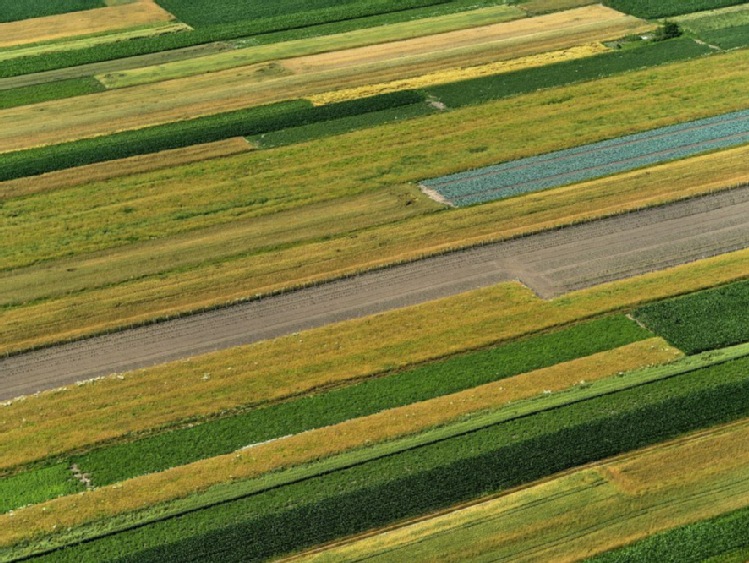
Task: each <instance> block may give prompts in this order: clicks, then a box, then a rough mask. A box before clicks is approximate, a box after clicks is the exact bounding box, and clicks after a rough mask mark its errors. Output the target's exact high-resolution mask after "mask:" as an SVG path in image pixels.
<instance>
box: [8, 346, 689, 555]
mask: <svg viewBox="0 0 749 563" xmlns="http://www.w3.org/2000/svg"><path fill="white" fill-rule="evenodd" d="M638 356H639V357H638ZM676 356H678V352H676V351H675V350H674V349H673V348H669V347H668V346H664V344H663V341H661V340H660V339H649V340H646V341H642V342H638V343H635V344H630V345H627V346H624V347H622V348H618V349H614V350H611V351H608V352H602V353H598V354H595V355H593V356H590V357H587V358H581V359H579V360H573V361H571V362H565V363H562V364H559V365H557V366H553V367H550V368H544V369H542V370H538V371H536V372H529V373H527V374H523V375H520V376H516V377H514V378H510V379H507V380H503V381H502V382H501V383H503V384H504V388H503V385H499V383H500V382H498V383H495V384H488V385H484V386H481V387H478V388H475V389H471V390H467V391H464V392H461V393H457V394H454V395H447V396H444V397H441V398H438V399H433V400H429V401H425V402H419V403H414V404H412V405H407V406H403V407H398V408H395V409H390V410H387V411H383V412H380V413H377V414H375V415H370V416H367V417H362V418H355V419H350V420H348V421H345V422H341V423H339V424H337V425H334V426H329V427H325V428H320V429H316V430H312V431H309V432H304V433H301V434H297V435H294V436H290V437H282V438H279V439H278V440H275V441H271V442H269V443H264V444H259V445H256V446H253V447H252V448H250V449H243V450H241V451H238V452H235V453H233V454H230V455H226V456H220V457H215V458H210V459H206V460H203V461H199V462H195V463H192V464H189V465H185V466H181V467H178V468H175V469H170V470H167V471H165V472H163V473H157V474H152V475H149V476H144V477H139V478H136V479H130V480H127V481H125V482H122V483H119V484H117V485H115V486H109V487H104V488H100V489H97V490H96V491H95V492H89V493H85V494H84V495H82V496H71V497H67V498H63V499H58V500H56V501H50V502H46V503H44V504H42V505H37V506H34V507H28V508H26V509H22V510H21V511H15V512H14V514H13V516H12V517H8V516H0V521H3V523H4V525H3V531H2V532H0V545H10V544H12V543H16V542H18V541H21V540H22V539H29V538H31V537H34V536H36V535H44V534H46V533H48V532H49V530H51V529H53V528H52V527H53V526H57V527H76V526H80V525H83V524H85V523H88V522H94V521H98V520H101V519H104V518H112V517H116V516H118V515H123V514H126V513H129V512H133V511H137V510H143V509H146V508H148V507H150V506H158V505H160V504H162V503H166V502H171V501H174V500H177V499H180V498H186V497H187V496H189V495H195V494H198V493H201V492H204V491H207V490H208V489H210V488H211V487H213V486H216V485H221V486H222V487H224V488H225V489H226V491H227V493H229V494H231V488H230V487H229V488H227V487H228V485H229V484H230V483H232V482H239V481H243V480H248V479H253V478H256V477H260V476H262V475H264V474H266V473H272V472H277V471H280V470H282V469H288V468H291V467H296V466H304V465H305V464H309V463H312V462H317V461H320V460H323V459H327V458H331V462H332V463H334V464H335V463H337V462H335V460H333V459H332V458H334V457H335V456H338V455H340V454H343V453H345V452H348V451H350V452H357V451H359V450H360V449H361V448H363V447H365V446H366V449H364V450H361V455H363V456H364V457H361V456H360V455H359V454H354V457H355V458H357V459H359V458H361V459H365V458H366V457H368V456H372V455H374V456H375V457H377V456H380V455H383V454H382V452H375V451H374V450H370V448H371V447H372V446H374V445H376V444H385V443H387V442H391V441H393V440H396V441H397V440H400V439H401V438H406V437H408V436H412V437H413V438H408V439H407V440H406V441H405V442H402V445H398V444H401V442H395V443H394V444H393V445H392V446H386V449H387V451H388V452H395V451H399V450H400V449H402V448H404V447H413V442H414V440H416V441H417V442H419V443H422V442H425V441H426V442H428V441H429V440H433V439H434V438H431V437H429V436H430V434H429V431H430V429H436V428H438V427H442V426H445V425H447V426H446V427H445V429H444V430H440V431H438V434H439V436H441V437H442V438H444V436H446V435H447V434H445V432H447V433H448V434H452V433H455V432H463V431H465V424H462V423H461V424H460V425H459V426H457V427H455V429H452V430H448V428H452V426H451V425H453V424H454V423H456V422H458V421H461V420H466V421H471V422H470V423H468V424H470V425H477V427H480V426H482V425H485V424H487V423H488V422H487V421H488V420H495V419H497V417H500V418H503V419H504V418H507V419H509V418H512V417H516V416H519V413H530V412H535V410H536V409H543V408H549V405H550V404H552V403H553V404H568V403H570V402H574V401H577V400H582V399H583V398H584V397H589V396H593V395H595V394H598V393H602V392H611V391H612V389H614V388H624V387H628V386H632V385H639V384H642V383H643V382H645V381H649V380H651V379H652V378H660V377H665V375H664V373H666V371H664V370H663V369H661V370H660V371H658V370H655V369H651V370H650V371H648V373H647V374H645V372H643V373H642V374H639V373H638V374H637V375H635V374H632V376H631V377H629V376H627V377H626V378H624V379H622V377H621V374H622V373H624V372H628V371H630V370H633V369H635V368H638V367H642V366H644V365H655V364H658V363H661V362H667V361H670V360H673V359H674V358H675V357H676ZM691 365H692V367H690V368H685V367H683V366H681V367H677V366H676V365H674V366H673V368H672V372H675V371H678V370H684V369H694V366H695V365H696V364H695V363H692V364H691ZM665 369H666V370H667V369H668V368H665ZM669 373H671V372H669ZM617 374H619V377H617V378H612V376H615V375H617ZM581 376H582V377H590V379H589V380H586V383H592V382H593V381H600V382H601V385H600V386H597V385H586V386H584V389H583V388H579V387H580V377H581ZM557 378H559V379H557ZM607 378H611V379H608V380H607V381H606V382H604V380H606V379H607ZM625 380H626V381H625ZM568 385H571V387H567V386H568ZM548 388H551V389H552V390H553V392H555V393H556V392H560V393H561V395H560V396H559V397H555V398H554V400H552V401H550V399H549V398H546V397H545V395H548V394H549V393H551V392H552V391H550V390H548ZM503 391H506V393H505V392H503ZM542 397H544V398H543V399H542ZM443 409H444V410H443ZM497 409H499V410H497ZM495 411H496V414H490V413H495ZM476 417H478V418H476ZM394 420H396V421H399V422H398V423H396V424H395V425H394V424H393V421H394ZM425 432H426V434H424V435H423V436H422V435H421V434H422V433H425ZM426 442H425V443H426ZM368 452H371V453H368ZM345 463H350V461H346V462H345ZM327 470H329V469H327ZM271 479H273V477H271ZM214 496H215V495H214ZM73 506H75V510H71V508H72V507H73ZM156 512H157V513H159V512H161V511H160V510H157V511H156Z"/></svg>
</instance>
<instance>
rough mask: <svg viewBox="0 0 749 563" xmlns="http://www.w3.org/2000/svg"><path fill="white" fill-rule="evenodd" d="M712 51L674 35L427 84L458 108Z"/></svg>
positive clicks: (435, 94) (439, 95) (431, 92)
mask: <svg viewBox="0 0 749 563" xmlns="http://www.w3.org/2000/svg"><path fill="white" fill-rule="evenodd" d="M709 52H710V48H709V47H707V46H706V45H699V44H698V43H696V42H695V41H693V40H691V39H674V40H671V41H663V42H658V43H646V44H644V45H642V46H640V47H637V48H630V49H624V50H620V51H611V52H608V53H603V54H600V55H594V56H592V57H587V58H584V59H577V60H574V61H565V62H561V63H555V64H550V65H546V66H543V67H538V68H529V69H523V70H518V71H515V72H509V73H505V74H500V75H497V76H487V77H482V78H473V79H469V80H463V81H460V82H454V83H451V84H445V85H442V86H434V87H431V88H427V89H426V90H425V92H426V93H427V94H429V95H432V96H434V97H436V98H438V99H439V100H440V101H442V102H443V103H445V104H446V105H447V106H448V107H450V108H457V107H463V106H468V105H474V104H481V103H485V102H489V101H492V100H498V99H501V98H508V97H510V96H517V95H520V94H527V93H530V92H535V91H536V90H540V89H542V88H553V87H555V86H564V85H567V84H574V83H576V82H584V81H587V80H596V79H599V78H604V77H606V76H613V75H615V74H621V73H624V72H628V71H631V70H637V69H643V68H649V67H654V66H658V65H662V64H666V63H671V62H677V61H682V60H688V59H692V58H695V57H699V56H702V55H705V54H707V53H709Z"/></svg>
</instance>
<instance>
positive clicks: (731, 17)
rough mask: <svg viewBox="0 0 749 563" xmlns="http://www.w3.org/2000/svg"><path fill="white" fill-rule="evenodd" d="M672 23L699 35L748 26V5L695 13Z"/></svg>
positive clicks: (676, 19)
mask: <svg viewBox="0 0 749 563" xmlns="http://www.w3.org/2000/svg"><path fill="white" fill-rule="evenodd" d="M674 21H675V22H677V23H678V24H679V25H681V26H682V27H684V28H685V29H687V30H689V31H691V32H692V33H696V34H698V35H699V34H701V33H703V32H705V31H715V30H718V29H725V28H730V27H736V26H741V25H746V24H749V5H747V4H741V5H739V6H731V7H728V8H721V9H718V10H710V11H707V12H696V13H693V14H686V15H684V16H679V17H676V18H674Z"/></svg>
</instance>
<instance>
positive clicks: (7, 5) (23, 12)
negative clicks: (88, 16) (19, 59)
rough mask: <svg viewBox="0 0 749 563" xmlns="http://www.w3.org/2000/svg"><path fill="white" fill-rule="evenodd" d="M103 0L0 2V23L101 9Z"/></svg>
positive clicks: (1, 0) (4, 0)
mask: <svg viewBox="0 0 749 563" xmlns="http://www.w3.org/2000/svg"><path fill="white" fill-rule="evenodd" d="M104 5H105V4H104V0H54V2H50V1H49V0H23V1H22V2H17V1H15V0H0V22H12V21H19V20H25V19H28V18H40V17H43V16H53V15H56V14H65V13H67V12H79V11H81V10H90V9H91V8H101V7H103V6H104Z"/></svg>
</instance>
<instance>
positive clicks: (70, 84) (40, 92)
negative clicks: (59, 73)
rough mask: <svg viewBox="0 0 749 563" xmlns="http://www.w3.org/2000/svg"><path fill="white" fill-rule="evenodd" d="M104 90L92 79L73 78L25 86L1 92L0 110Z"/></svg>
mask: <svg viewBox="0 0 749 563" xmlns="http://www.w3.org/2000/svg"><path fill="white" fill-rule="evenodd" d="M102 90H104V86H102V85H101V83H100V82H99V81H97V80H94V79H93V78H73V79H71V80H61V81H60V82H54V83H52V84H40V85H37V86H27V87H25V88H16V89H14V90H2V95H1V96H0V109H7V108H13V107H17V106H25V105H31V104H36V103H39V102H46V101H49V100H60V99H63V98H72V97H75V96H83V95H84V94H94V93H96V92H101V91H102Z"/></svg>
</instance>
